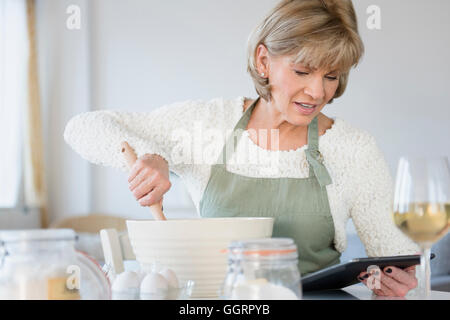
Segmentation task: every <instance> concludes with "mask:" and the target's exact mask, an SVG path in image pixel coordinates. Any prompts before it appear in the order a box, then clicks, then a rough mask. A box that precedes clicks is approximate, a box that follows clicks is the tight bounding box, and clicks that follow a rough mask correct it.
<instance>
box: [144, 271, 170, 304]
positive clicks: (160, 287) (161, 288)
mask: <svg viewBox="0 0 450 320" xmlns="http://www.w3.org/2000/svg"><path fill="white" fill-rule="evenodd" d="M168 291H169V283H168V282H167V280H166V278H164V277H163V276H162V275H160V274H159V273H156V272H151V273H149V274H147V275H146V276H145V277H144V280H142V283H141V299H143V300H148V299H150V300H162V299H165V298H166V297H167V293H168Z"/></svg>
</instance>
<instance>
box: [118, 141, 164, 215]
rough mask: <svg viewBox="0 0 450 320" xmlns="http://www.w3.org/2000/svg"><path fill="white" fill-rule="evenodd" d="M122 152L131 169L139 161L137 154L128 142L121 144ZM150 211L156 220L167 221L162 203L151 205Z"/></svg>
mask: <svg viewBox="0 0 450 320" xmlns="http://www.w3.org/2000/svg"><path fill="white" fill-rule="evenodd" d="M121 152H122V153H123V155H124V157H125V160H126V161H127V165H128V168H129V169H131V168H132V167H133V165H134V163H135V162H136V160H137V156H136V153H135V152H134V150H133V148H131V147H130V145H129V144H128V142H126V141H124V142H122V143H121ZM150 211H151V212H152V215H153V217H154V218H155V220H166V217H165V216H164V213H163V211H162V201H160V202H158V203H155V204H153V205H151V206H150Z"/></svg>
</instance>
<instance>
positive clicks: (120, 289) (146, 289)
mask: <svg viewBox="0 0 450 320" xmlns="http://www.w3.org/2000/svg"><path fill="white" fill-rule="evenodd" d="M112 283H113V284H112V288H111V289H112V290H111V291H112V299H113V300H186V299H189V298H190V297H191V295H192V289H193V288H194V282H193V281H192V280H188V281H185V282H181V281H179V280H178V277H177V275H176V274H175V272H174V271H173V270H172V269H169V268H162V269H160V270H159V271H156V270H155V268H153V270H152V271H150V272H145V271H143V270H140V271H130V270H126V271H124V272H122V273H120V274H118V275H117V276H115V277H114V279H113V281H112Z"/></svg>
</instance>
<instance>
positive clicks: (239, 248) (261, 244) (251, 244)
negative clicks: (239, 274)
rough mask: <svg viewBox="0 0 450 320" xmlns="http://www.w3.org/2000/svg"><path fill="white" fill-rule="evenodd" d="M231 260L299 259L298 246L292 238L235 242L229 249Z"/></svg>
mask: <svg viewBox="0 0 450 320" xmlns="http://www.w3.org/2000/svg"><path fill="white" fill-rule="evenodd" d="M228 253H229V255H230V257H231V258H240V259H255V258H262V259H270V260H272V259H297V258H298V253H297V246H296V244H295V242H294V240H293V239H291V238H264V239H249V240H240V241H233V242H231V243H230V245H229V247H228Z"/></svg>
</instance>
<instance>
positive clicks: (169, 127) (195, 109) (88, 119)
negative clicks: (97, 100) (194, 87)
mask: <svg viewBox="0 0 450 320" xmlns="http://www.w3.org/2000/svg"><path fill="white" fill-rule="evenodd" d="M203 104H204V101H202V100H195V101H194V100H187V101H181V102H175V103H172V104H168V105H164V106H162V107H160V108H158V109H155V110H153V111H150V112H124V111H110V110H102V111H92V112H86V113H82V114H79V115H76V116H74V117H73V118H72V119H70V121H69V122H68V123H67V125H66V128H65V131H64V139H65V141H66V142H67V144H69V145H70V146H71V147H72V149H73V150H74V151H76V152H77V153H78V154H80V156H81V157H83V158H84V159H86V160H88V161H90V162H92V163H94V164H98V165H104V166H111V167H114V168H119V169H121V170H123V171H127V167H126V162H125V160H124V159H123V156H122V154H121V153H120V144H121V142H122V141H127V142H128V143H129V144H130V146H131V147H132V148H133V149H134V150H135V152H136V155H137V156H138V157H140V156H142V155H144V154H146V153H150V154H158V155H160V156H162V157H163V158H165V159H166V160H167V161H168V163H169V169H170V170H171V171H172V172H175V173H176V174H178V175H180V176H181V175H182V173H183V171H184V170H186V167H187V166H189V165H191V164H192V163H190V161H188V160H189V159H182V158H177V157H176V156H174V152H176V150H174V149H177V148H176V146H177V145H178V144H180V143H182V142H183V141H180V140H179V138H182V137H184V136H187V135H186V134H184V133H189V132H190V131H189V127H192V123H193V122H194V121H196V120H202V119H201V114H202V107H203ZM199 118H200V119H199ZM183 130H185V131H183ZM177 139H178V140H177ZM188 142H189V141H188ZM183 160H186V161H183Z"/></svg>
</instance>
